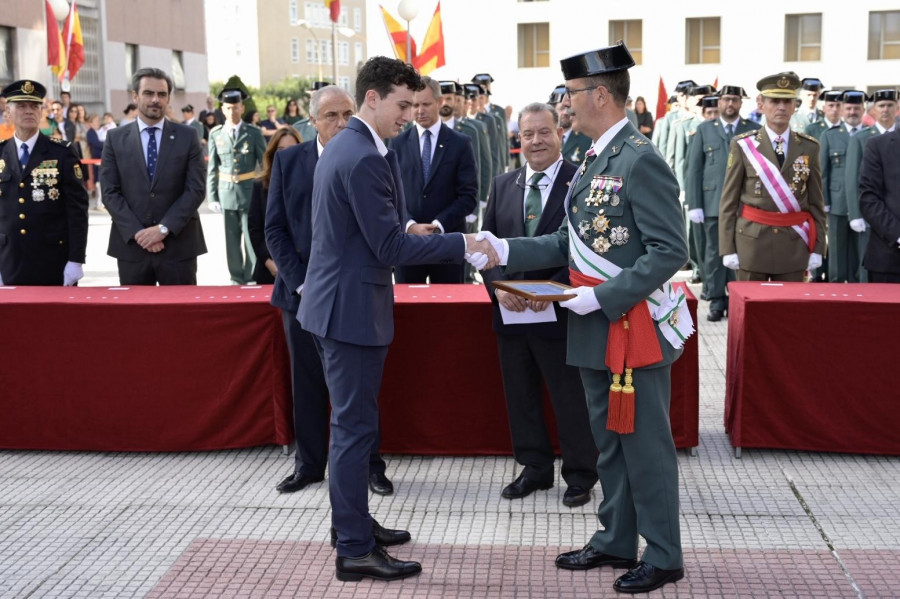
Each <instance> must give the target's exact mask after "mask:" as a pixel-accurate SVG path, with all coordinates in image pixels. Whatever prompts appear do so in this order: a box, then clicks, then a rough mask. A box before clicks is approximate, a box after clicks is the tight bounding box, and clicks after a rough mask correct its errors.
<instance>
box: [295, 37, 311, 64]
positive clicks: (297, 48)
mask: <svg viewBox="0 0 900 599" xmlns="http://www.w3.org/2000/svg"><path fill="white" fill-rule="evenodd" d="M291 62H293V63H298V62H300V40H299V39H298V38H296V37H292V38H291ZM306 62H309V46H307V55H306Z"/></svg>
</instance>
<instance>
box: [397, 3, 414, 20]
mask: <svg viewBox="0 0 900 599" xmlns="http://www.w3.org/2000/svg"><path fill="white" fill-rule="evenodd" d="M397 12H398V13H400V18H401V19H403V20H404V21H412V20H413V19H415V18H416V15H418V14H419V2H418V0H400V5H399V6H397Z"/></svg>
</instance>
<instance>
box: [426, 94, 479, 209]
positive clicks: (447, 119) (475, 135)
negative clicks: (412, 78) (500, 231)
mask: <svg viewBox="0 0 900 599" xmlns="http://www.w3.org/2000/svg"><path fill="white" fill-rule="evenodd" d="M440 84H441V108H440V110H439V111H438V114H439V115H440V117H441V121H442V122H443V123H444V124H445V125H447V126H448V127H450V128H451V129H453V130H454V131H457V132H459V133H462V134H463V135H465V136H467V137H468V138H469V139H470V140H472V151H473V152H474V153H475V165H476V166H477V167H478V201H479V202H487V196H488V192H489V191H490V187H491V167H492V165H493V161H492V160H491V156H490V152H489V150H488V146H487V136H486V135H485V134H484V130H483V129H481V128H480V127H478V126H476V125H475V124H473V123H472V122H471V121H470V120H468V119H462V118H460V117H461V116H462V109H460V110H459V111H458V112H459V114H458V115H457V110H456V106H457V97H460V96H462V86H461V85H460V84H459V83H456V82H455V81H441V82H440ZM478 212H479V210H478V209H477V208H476V213H478Z"/></svg>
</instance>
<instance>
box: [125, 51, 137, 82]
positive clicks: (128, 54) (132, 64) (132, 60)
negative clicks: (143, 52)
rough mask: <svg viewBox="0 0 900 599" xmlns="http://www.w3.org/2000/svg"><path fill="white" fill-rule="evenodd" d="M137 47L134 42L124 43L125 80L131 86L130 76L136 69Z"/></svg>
mask: <svg viewBox="0 0 900 599" xmlns="http://www.w3.org/2000/svg"><path fill="white" fill-rule="evenodd" d="M137 65H138V47H137V45H135V44H125V81H126V82H127V84H126V85H127V86H128V88H129V89H130V88H131V76H132V75H134V72H135V71H137V70H138V67H137Z"/></svg>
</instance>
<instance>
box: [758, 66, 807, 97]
mask: <svg viewBox="0 0 900 599" xmlns="http://www.w3.org/2000/svg"><path fill="white" fill-rule="evenodd" d="M756 89H758V90H759V93H761V94H762V95H763V97H765V98H787V99H790V100H793V99H796V98H797V91H798V90H799V89H800V77H798V76H797V73H795V72H793V71H786V72H784V73H778V74H775V75H769V76H768V77H763V78H762V79H760V80H759V81H757V82H756Z"/></svg>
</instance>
